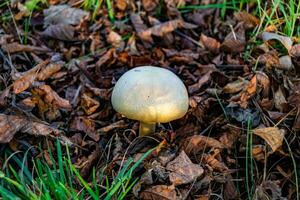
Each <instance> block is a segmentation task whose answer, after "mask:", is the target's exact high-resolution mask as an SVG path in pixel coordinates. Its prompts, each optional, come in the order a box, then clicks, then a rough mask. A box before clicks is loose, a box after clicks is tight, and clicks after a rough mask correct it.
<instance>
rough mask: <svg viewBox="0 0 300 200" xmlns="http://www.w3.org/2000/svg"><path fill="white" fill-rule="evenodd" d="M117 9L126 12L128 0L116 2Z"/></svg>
mask: <svg viewBox="0 0 300 200" xmlns="http://www.w3.org/2000/svg"><path fill="white" fill-rule="evenodd" d="M116 7H117V8H118V9H119V10H120V11H125V10H126V8H127V0H117V1H116Z"/></svg>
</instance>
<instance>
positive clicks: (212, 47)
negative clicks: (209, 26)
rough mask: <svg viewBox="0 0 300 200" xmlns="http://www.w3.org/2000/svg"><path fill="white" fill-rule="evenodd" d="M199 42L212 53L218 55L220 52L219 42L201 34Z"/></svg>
mask: <svg viewBox="0 0 300 200" xmlns="http://www.w3.org/2000/svg"><path fill="white" fill-rule="evenodd" d="M200 41H201V43H202V44H203V46H204V47H205V48H206V49H208V50H209V51H210V52H212V53H218V52H219V50H220V46H221V44H220V42H219V41H217V40H216V39H215V38H212V37H208V36H206V35H204V34H201V36H200Z"/></svg>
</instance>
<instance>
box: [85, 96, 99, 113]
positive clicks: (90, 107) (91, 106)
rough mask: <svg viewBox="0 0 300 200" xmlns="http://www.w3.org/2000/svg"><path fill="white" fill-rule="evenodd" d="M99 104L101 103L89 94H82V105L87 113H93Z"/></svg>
mask: <svg viewBox="0 0 300 200" xmlns="http://www.w3.org/2000/svg"><path fill="white" fill-rule="evenodd" d="M99 106H100V103H99V102H98V101H96V100H95V99H93V98H91V97H89V96H88V95H87V94H83V95H82V96H81V107H82V108H83V110H84V112H85V113H86V114H87V115H90V114H93V113H94V112H95V111H96V110H97V108H98V107H99Z"/></svg>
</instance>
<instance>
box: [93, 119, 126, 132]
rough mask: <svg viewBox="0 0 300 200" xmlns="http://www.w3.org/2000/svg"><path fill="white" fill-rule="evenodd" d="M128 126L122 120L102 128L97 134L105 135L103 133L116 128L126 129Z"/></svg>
mask: <svg viewBox="0 0 300 200" xmlns="http://www.w3.org/2000/svg"><path fill="white" fill-rule="evenodd" d="M126 126H127V125H126V124H125V122H124V120H120V121H117V122H115V123H112V124H110V125H108V126H105V127H102V128H100V129H98V130H97V133H99V134H103V133H107V132H109V131H111V130H113V129H115V128H124V127H126Z"/></svg>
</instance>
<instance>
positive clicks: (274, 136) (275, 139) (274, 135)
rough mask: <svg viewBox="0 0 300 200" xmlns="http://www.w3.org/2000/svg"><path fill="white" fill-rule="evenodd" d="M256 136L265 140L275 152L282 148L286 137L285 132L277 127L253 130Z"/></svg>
mask: <svg viewBox="0 0 300 200" xmlns="http://www.w3.org/2000/svg"><path fill="white" fill-rule="evenodd" d="M253 133H254V134H255V135H258V136H259V137H261V138H263V139H264V140H265V141H266V142H267V143H268V144H269V145H270V146H271V148H272V150H273V152H275V151H276V150H277V149H278V148H279V147H281V145H282V142H283V137H284V130H283V129H279V128H277V127H267V128H257V129H254V130H253Z"/></svg>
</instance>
